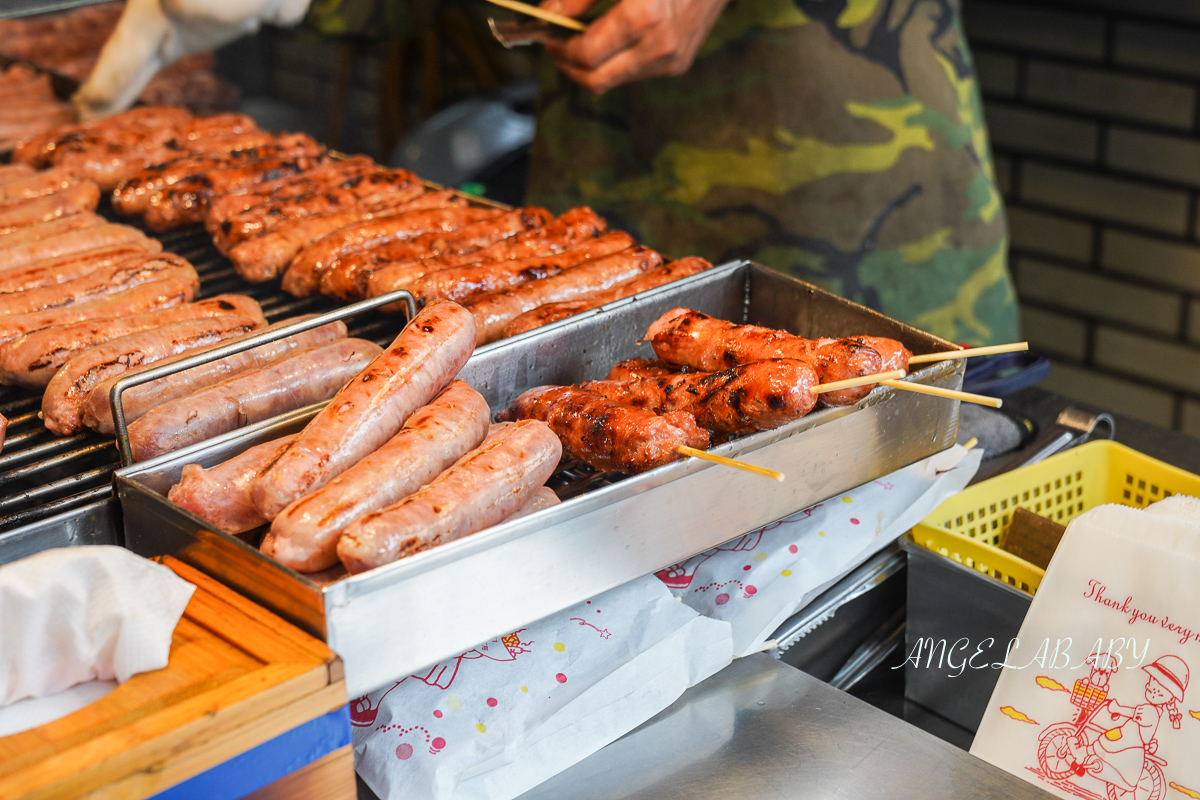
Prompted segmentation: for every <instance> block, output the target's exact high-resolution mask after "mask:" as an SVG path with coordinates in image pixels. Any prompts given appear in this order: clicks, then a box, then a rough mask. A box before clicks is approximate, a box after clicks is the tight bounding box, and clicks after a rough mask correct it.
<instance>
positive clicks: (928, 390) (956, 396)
mask: <svg viewBox="0 0 1200 800" xmlns="http://www.w3.org/2000/svg"><path fill="white" fill-rule="evenodd" d="M880 383H882V384H883V385H884V386H891V387H892V388H893V389H904V390H905V391H908V392H916V393H917V394H931V395H934V396H935V397H945V398H946V399H948V400H962V401H963V402H964V403H978V404H979V405H981V406H991V407H992V408H999V407H1000V406H1002V405H1004V401H1003V400H1001V399H1000V398H999V397H988V396H987V395H984V394H972V393H971V392H960V391H957V390H955V389H943V388H942V387H940V386H926V385H925V384H923V383H909V382H907V381H880Z"/></svg>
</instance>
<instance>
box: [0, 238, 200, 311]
mask: <svg viewBox="0 0 1200 800" xmlns="http://www.w3.org/2000/svg"><path fill="white" fill-rule="evenodd" d="M172 277H178V278H191V279H194V280H197V281H198V280H199V279H198V278H197V277H196V270H195V269H193V268H192V265H191V264H189V263H188V262H187V261H184V260H183V259H182V258H180V257H179V256H176V255H172V254H170V253H137V254H134V255H132V256H130V257H129V258H127V259H125V260H124V261H119V262H117V263H116V264H111V265H109V266H107V267H101V268H100V269H97V270H94V271H92V272H89V273H88V274H86V275H83V276H81V277H78V278H75V279H73V280H69V281H64V282H62V283H56V284H54V285H52V286H43V287H42V288H40V289H30V290H29V291H26V292H14V293H12V294H6V295H0V315H10V314H13V315H15V314H30V313H33V312H35V311H42V310H43V309H47V308H61V307H63V306H69V305H73V304H75V303H80V302H83V301H85V300H91V299H93V298H95V297H102V296H104V295H109V294H115V293H117V292H120V291H123V290H125V289H128V288H130V287H131V286H136V285H137V284H139V283H147V282H149V281H155V280H161V279H162V278H172Z"/></svg>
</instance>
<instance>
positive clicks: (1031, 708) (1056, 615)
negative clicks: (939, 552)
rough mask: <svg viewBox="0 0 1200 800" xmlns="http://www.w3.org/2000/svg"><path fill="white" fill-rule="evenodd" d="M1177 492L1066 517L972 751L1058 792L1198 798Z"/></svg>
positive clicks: (1183, 519) (1191, 649)
mask: <svg viewBox="0 0 1200 800" xmlns="http://www.w3.org/2000/svg"><path fill="white" fill-rule="evenodd" d="M1191 516H1192V515H1191V514H1189V513H1187V504H1186V503H1185V502H1184V501H1175V502H1174V503H1171V504H1169V505H1167V506H1165V507H1164V508H1162V509H1156V510H1154V512H1153V513H1151V512H1148V511H1140V510H1137V509H1133V508H1128V507H1125V506H1115V505H1106V506H1100V507H1098V508H1095V509H1092V510H1091V511H1088V512H1087V513H1085V514H1082V515H1080V516H1079V517H1078V518H1076V519H1075V520H1073V521H1072V522H1071V524H1070V525H1069V526H1068V528H1067V531H1066V533H1065V534H1064V536H1063V539H1062V543H1061V544H1060V545H1059V547H1058V550H1057V552H1056V553H1055V555H1054V558H1053V560H1052V561H1051V563H1050V566H1049V568H1048V569H1047V570H1046V575H1045V577H1044V578H1043V580H1042V583H1041V586H1040V587H1039V589H1038V592H1037V594H1036V595H1035V596H1034V599H1033V603H1032V605H1031V606H1030V609H1029V614H1028V616H1026V618H1025V622H1024V624H1023V625H1022V626H1021V632H1020V635H1019V637H1018V640H1017V643H1016V644H1015V646H1013V647H1012V648H1011V650H1010V652H1009V653H1008V655H1007V656H1006V658H1005V661H1004V669H1003V672H1002V673H1001V676H1000V680H999V682H998V683H997V684H996V689H995V691H994V692H993V693H992V697H991V701H990V702H989V703H988V707H987V711H986V712H985V714H984V717H983V721H982V723H981V724H980V727H979V732H978V734H977V735H976V737H975V742H974V744H973V745H972V747H971V752H972V753H973V754H974V755H976V756H979V757H980V758H982V759H984V760H986V761H990V762H991V763H992V764H995V765H996V766H998V767H1001V768H1003V769H1005V770H1007V771H1009V772H1011V773H1012V774H1014V775H1018V776H1020V777H1022V778H1024V779H1025V780H1027V781H1029V782H1031V783H1034V784H1037V785H1039V786H1041V787H1043V788H1045V789H1047V790H1048V791H1050V792H1052V793H1054V794H1057V795H1058V796H1059V797H1063V798H1110V799H1111V800H1118V799H1120V800H1125V799H1126V798H1127V799H1128V800H1162V799H1163V798H1167V797H1179V798H1184V797H1193V798H1200V710H1196V709H1200V683H1196V682H1191V681H1190V679H1191V677H1192V673H1193V672H1194V671H1195V670H1196V669H1197V668H1198V667H1200V581H1197V577H1198V576H1200V527H1198V526H1197V525H1196V524H1195V523H1193V522H1191V521H1190V518H1191Z"/></svg>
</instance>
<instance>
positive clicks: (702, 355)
mask: <svg viewBox="0 0 1200 800" xmlns="http://www.w3.org/2000/svg"><path fill="white" fill-rule="evenodd" d="M646 339H647V340H648V341H649V342H650V343H651V345H652V346H653V347H654V353H655V355H657V356H658V357H659V358H660V359H662V360H663V361H665V362H667V363H668V364H677V365H679V366H686V367H691V368H692V369H696V370H700V371H701V372H712V371H714V370H719V369H725V368H727V367H732V366H737V365H738V364H748V363H751V362H753V361H762V360H764V359H769V358H795V359H798V360H800V361H804V362H806V363H808V364H811V365H812V367H813V368H814V369H815V370H816V371H817V376H818V377H819V378H820V380H821V383H829V382H831V381H839V380H844V379H846V378H857V377H861V376H863V375H874V374H877V373H879V372H882V371H883V370H882V363H883V362H882V359H881V358H880V356H879V353H877V352H876V351H875V350H874V349H872V348H871V347H868V346H867V345H866V344H864V343H863V342H862V341H861V340H860V339H855V338H846V339H820V340H818V339H802V338H801V337H799V336H793V335H792V334H790V333H786V332H784V331H777V330H773V329H771V328H763V327H760V326H758V325H738V324H735V323H732V322H726V321H724V320H719V319H714V318H712V317H710V316H708V315H707V314H701V313H700V312H699V311H692V310H689V309H686V308H675V309H672V310H671V311H668V312H667V313H665V314H663V315H662V316H661V317H659V318H658V319H657V320H655V321H654V323H653V324H651V325H650V329H649V330H648V331H647V332H646ZM872 388H874V387H873V386H870V385H868V386H860V387H855V388H853V389H843V390H840V391H836V392H826V393H824V394H823V395H822V398H821V399H822V400H823V401H824V402H826V403H828V404H830V405H852V404H854V403H856V402H858V401H859V400H861V399H862V398H863V397H865V396H866V395H867V394H868V393H869V392H870V391H871V389H872Z"/></svg>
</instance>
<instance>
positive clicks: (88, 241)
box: [0, 217, 161, 274]
mask: <svg viewBox="0 0 1200 800" xmlns="http://www.w3.org/2000/svg"><path fill="white" fill-rule="evenodd" d="M67 219H70V217H68V218H67ZM63 222H66V220H55V222H54V223H49V222H43V223H42V224H43V225H54V224H56V223H63ZM13 235H14V236H15V235H16V234H13ZM151 241H153V240H151V239H150V238H149V237H148V236H146V234H144V233H142V232H141V231H139V230H138V229H137V228H131V227H129V226H128V225H114V224H111V223H109V224H103V225H94V226H91V227H86V228H80V229H77V230H68V231H65V232H62V233H58V234H54V235H51V236H48V237H46V238H44V239H37V240H34V241H29V242H25V243H23V244H18V245H15V246H13V247H8V248H6V249H4V250H0V274H3V273H4V272H6V271H7V270H11V269H14V268H16V267H23V266H26V265H27V264H33V263H35V262H37V261H45V260H47V259H51V258H61V257H63V256H68V255H71V254H72V253H81V252H83V251H85V250H95V249H96V248H98V247H112V246H113V245H119V244H131V243H133V242H139V243H143V244H144V245H145V248H146V249H147V250H153V249H154V245H151V244H150V242H151ZM158 246H159V248H160V249H161V245H158Z"/></svg>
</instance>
